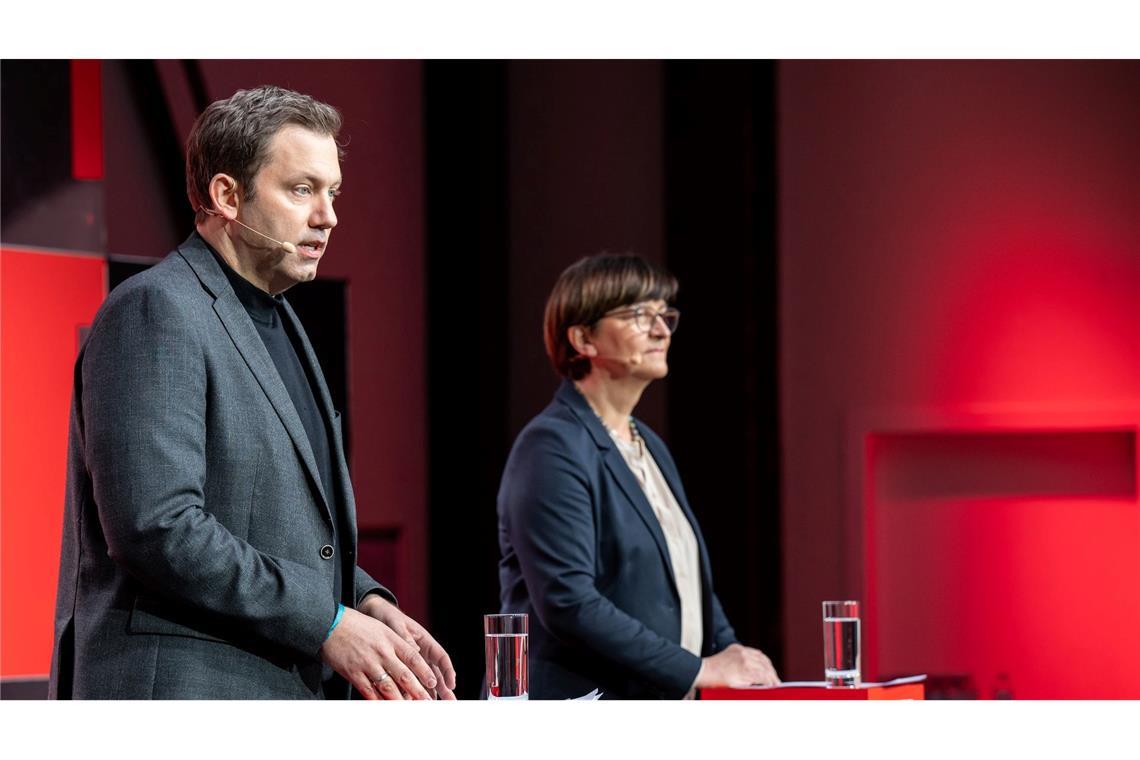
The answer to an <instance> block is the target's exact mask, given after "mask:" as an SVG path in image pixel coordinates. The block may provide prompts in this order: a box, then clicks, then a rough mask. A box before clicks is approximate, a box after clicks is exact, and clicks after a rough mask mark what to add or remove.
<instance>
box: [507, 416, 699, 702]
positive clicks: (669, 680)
mask: <svg viewBox="0 0 1140 760" xmlns="http://www.w3.org/2000/svg"><path fill="white" fill-rule="evenodd" d="M500 499H501V507H502V509H504V510H505V512H506V515H507V519H508V534H509V539H510V541H511V545H512V546H513V548H514V550H515V552H516V554H517V556H518V558H519V565H520V567H521V570H522V574H523V577H524V579H525V581H526V585H527V589H528V593H529V597H530V600H531V603H532V604H533V605H534V608H535V611H536V613H537V614H538V617H539V619H540V621H541V622H542V625H543V626H544V627H546V628H547V629H548V630H549V631H550V632H551V633H552V634H554V635H555V636H556V637H558V638H559V639H560V640H561V641H563V642H564V643H566V644H569V645H571V646H574V647H576V648H580V649H584V650H587V651H589V652H590V653H591V654H592V655H593V656H595V657H597V658H600V659H604V660H608V661H610V662H612V663H613V664H614V665H615V666H617V667H619V668H621V669H624V670H626V671H629V672H631V673H633V674H636V676H637V677H638V678H640V679H644V680H646V681H649V682H650V683H653V684H655V685H656V686H658V687H659V688H661V689H662V690H663V691H665V692H666V693H667V694H669V695H671V696H675V697H680V696H683V695H684V694H685V693H686V692H687V691H688V690H689V688H690V687H691V686H692V684H693V682H694V681H695V680H696V677H697V673H698V672H699V671H700V667H701V660H700V658H699V657H697V656H696V655H694V654H692V653H690V652H688V651H686V650H685V649H683V648H681V647H680V646H679V645H678V644H676V643H674V642H672V641H669V640H668V639H666V638H664V637H662V636H661V635H659V634H658V633H656V632H655V631H653V630H650V629H649V628H647V627H646V626H645V625H644V624H643V623H641V622H640V621H639V620H637V619H636V618H634V617H631V616H630V615H628V614H627V613H625V612H624V611H622V610H621V609H619V608H618V607H616V606H615V605H614V604H613V603H612V602H611V601H610V600H609V599H607V598H606V597H605V596H603V595H602V594H601V593H599V591H598V589H597V588H596V586H595V572H596V570H595V568H596V556H595V555H596V548H595V547H596V537H597V526H596V525H595V520H594V512H593V496H592V494H591V492H590V486H589V481H588V478H587V476H586V473H585V471H584V470H583V468H582V466H581V464H579V463H578V462H577V461H575V458H574V457H573V456H572V455H571V448H570V445H569V442H568V441H567V440H566V439H565V437H564V436H562V435H560V434H559V433H558V432H557V431H555V430H552V429H549V428H546V429H543V428H541V427H539V428H531V429H530V430H528V431H527V432H526V433H525V434H524V435H523V436H522V437H520V440H519V442H518V443H517V444H516V446H515V450H514V452H513V453H512V456H511V461H510V463H509V464H508V467H507V471H506V473H505V474H504V481H503V488H502V492H501V494H500Z"/></svg>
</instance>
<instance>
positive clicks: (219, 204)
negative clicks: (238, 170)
mask: <svg viewBox="0 0 1140 760" xmlns="http://www.w3.org/2000/svg"><path fill="white" fill-rule="evenodd" d="M209 191H210V202H211V204H212V205H213V209H211V210H213V211H215V212H216V213H217V214H218V215H219V216H221V217H222V218H224V219H226V220H230V219H236V218H237V212H238V203H239V202H240V200H241V199H240V198H239V197H238V196H239V193H238V183H237V180H236V179H234V178H233V177H231V176H230V175H228V174H215V175H214V176H213V177H212V178H211V179H210V185H209Z"/></svg>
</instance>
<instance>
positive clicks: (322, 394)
mask: <svg viewBox="0 0 1140 760" xmlns="http://www.w3.org/2000/svg"><path fill="white" fill-rule="evenodd" d="M285 317H286V319H288V320H289V323H290V325H291V326H292V327H293V330H294V331H295V332H296V334H297V336H298V337H299V338H300V340H301V349H302V352H303V356H301V357H300V358H301V361H302V362H304V363H305V364H306V369H308V371H309V376H310V377H312V378H315V379H316V381H317V388H316V390H317V403H318V404H319V405H320V407H321V414H322V415H323V416H324V418H325V420H327V421H328V426H329V429H330V431H331V434H330V436H329V438H330V440H331V443H332V456H333V467H334V471H335V472H334V477H338V478H339V479H340V495H341V498H342V499H344V505H343V506H344V508H345V510H344V512H345V520H346V522H347V524H348V529H349V533H350V535H352V536H353V537H354V540H355V536H356V501H355V499H354V497H353V494H352V482H351V479H350V477H349V473H348V465H347V461H346V459H345V456H344V442H343V440H342V439H341V430H340V429H338V427H337V424H336V422H335V420H336V409H335V408H334V407H333V402H332V394H331V393H329V387H328V384H327V383H326V382H325V375H324V372H322V371H321V363H320V361H318V359H317V354H316V352H315V351H313V344H312V343H310V342H309V336H308V334H306V333H305V328H304V327H303V326H302V325H301V320H300V318H299V317H298V316H297V312H295V311H293V307H292V306H291V305H290V304H289V301H288V300H287V299H286V300H285ZM306 440H307V439H306ZM330 485H331V484H330Z"/></svg>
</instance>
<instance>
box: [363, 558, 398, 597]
mask: <svg viewBox="0 0 1140 760" xmlns="http://www.w3.org/2000/svg"><path fill="white" fill-rule="evenodd" d="M355 576H356V577H355V581H354V582H355V595H354V598H355V599H356V606H357V607H359V606H360V603H361V602H363V601H364V597H366V596H368V595H369V594H379V595H380V596H382V597H384V598H385V599H387V600H388V601H389V602H391V603H392V604H395V605H396V606H397V607H399V606H400V605H399V604H398V603H397V602H396V595H395V594H393V593H392V592H391V591H389V590H388V589H386V588H384V586H382V585H380V584H379V583H378V582H377V581H376V580H375V579H374V578H373V577H372V576H371V575H369V574H368V573H366V572H364V571H363V570H362V569H361V568H360V565H357V566H356V570H355Z"/></svg>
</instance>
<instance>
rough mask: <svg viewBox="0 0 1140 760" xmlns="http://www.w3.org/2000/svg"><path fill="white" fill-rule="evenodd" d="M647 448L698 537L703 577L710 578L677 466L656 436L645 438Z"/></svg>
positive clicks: (699, 537)
mask: <svg viewBox="0 0 1140 760" xmlns="http://www.w3.org/2000/svg"><path fill="white" fill-rule="evenodd" d="M645 446H646V448H648V449H649V453H650V454H652V455H653V461H655V462H657V467H658V469H660V470H661V474H662V475H663V476H664V477H665V482H666V483H667V484H668V485H669V490H670V491H672V492H673V496H674V497H675V498H676V499H677V503H678V504H680V505H681V511H682V512H683V513H684V514H685V519H686V520H688V521H689V526H690V527H691V528H692V529H693V535H694V536H696V539H697V551H698V555H699V557H700V563H701V575H702V576H703V577H704V578H709V577H710V576H711V571H710V569H709V567H708V561H709V559H708V557H709V554H708V551H706V549H705V540H704V537H703V536H702V535H701V529H700V527H699V526H698V525H697V520H696V518H695V517H694V516H693V510H692V508H691V507H690V506H689V499H688V497H687V496H685V489H684V488H683V487H682V486H681V475H680V474H679V473H678V472H677V468H676V465H674V463H673V457H672V456H671V455H670V454H669V452H668V451H667V450H666V449H665V448H664V444H663V443H661V441H660V440H659V439H657V438H656V436H645Z"/></svg>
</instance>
